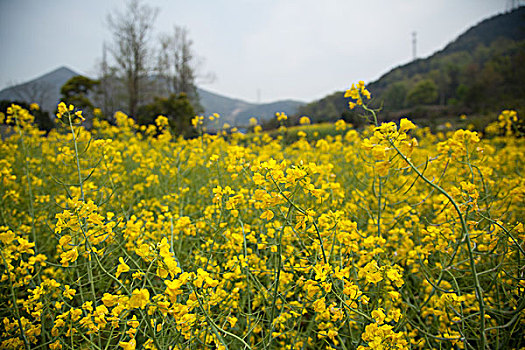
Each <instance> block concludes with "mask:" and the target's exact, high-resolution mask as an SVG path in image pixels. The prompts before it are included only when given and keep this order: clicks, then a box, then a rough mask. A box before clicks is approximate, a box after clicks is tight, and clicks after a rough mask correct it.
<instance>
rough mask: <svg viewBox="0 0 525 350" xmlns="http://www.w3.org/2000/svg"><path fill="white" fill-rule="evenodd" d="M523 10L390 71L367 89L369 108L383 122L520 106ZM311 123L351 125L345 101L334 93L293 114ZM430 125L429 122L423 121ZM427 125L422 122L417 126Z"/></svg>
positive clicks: (480, 115)
mask: <svg viewBox="0 0 525 350" xmlns="http://www.w3.org/2000/svg"><path fill="white" fill-rule="evenodd" d="M524 19H525V7H521V8H519V9H517V10H515V11H513V12H510V13H507V14H502V15H498V16H495V17H493V18H490V19H488V20H485V21H483V22H482V23H480V24H478V25H477V26H475V27H473V28H471V29H470V30H468V31H467V32H465V33H464V34H463V35H461V36H460V37H459V38H458V39H457V40H455V41H454V42H452V43H450V44H449V45H448V46H447V47H445V48H444V49H443V50H442V51H440V52H437V53H436V54H434V55H432V56H430V57H428V58H425V59H417V60H415V61H412V62H410V63H408V64H406V65H403V66H400V67H397V68H394V69H392V70H391V71H390V72H388V73H387V74H385V75H384V76H382V77H381V78H380V79H379V80H377V81H375V82H372V83H370V84H368V85H367V86H368V88H369V90H370V92H371V93H372V96H373V97H374V101H373V104H372V107H374V108H381V109H382V111H383V113H382V118H383V120H397V119H399V118H401V117H403V116H406V115H410V116H411V118H413V119H418V121H419V119H427V120H428V119H432V118H434V117H435V116H436V114H437V115H440V116H457V115H460V114H464V113H465V114H468V115H469V116H472V117H474V118H472V119H477V120H483V119H484V118H485V116H486V115H487V114H490V113H494V112H496V111H498V110H501V109H506V108H509V107H510V106H513V107H515V108H516V109H517V110H518V112H522V111H523V109H524V107H525V84H523V82H524V81H525V65H524V64H523V62H525V21H524ZM298 114H299V115H307V116H309V117H310V118H311V119H312V121H313V122H323V121H333V120H337V119H340V118H342V119H344V120H346V121H348V122H353V123H354V124H355V125H358V123H356V122H355V120H353V119H354V118H355V114H353V115H352V114H349V113H348V111H347V102H346V101H345V99H344V98H343V95H342V93H341V92H336V93H334V94H332V95H329V96H327V97H325V98H323V99H321V100H319V101H315V102H312V103H310V104H308V105H306V106H304V107H302V108H300V109H299V113H298ZM428 122H429V124H431V122H430V121H428ZM423 123H427V121H423Z"/></svg>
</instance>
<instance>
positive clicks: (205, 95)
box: [0, 67, 304, 126]
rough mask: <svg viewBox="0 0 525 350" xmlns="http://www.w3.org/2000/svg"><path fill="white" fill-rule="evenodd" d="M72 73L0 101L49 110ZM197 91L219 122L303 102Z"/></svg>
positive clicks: (49, 76) (5, 93)
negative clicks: (255, 100) (247, 98)
mask: <svg viewBox="0 0 525 350" xmlns="http://www.w3.org/2000/svg"><path fill="white" fill-rule="evenodd" d="M76 75H79V74H78V73H76V72H75V71H73V70H71V69H69V68H66V67H60V68H58V69H55V70H54V71H52V72H49V73H46V74H44V75H42V76H41V77H38V78H36V79H34V80H31V81H28V82H26V83H23V84H19V85H15V86H12V87H8V88H6V89H4V90H2V91H0V101H1V100H8V101H19V102H27V103H32V102H37V103H38V104H39V105H40V107H41V108H42V109H43V110H46V111H50V112H53V111H54V110H55V108H56V106H57V104H58V102H59V100H60V88H61V87H62V86H63V85H64V84H65V83H66V82H67V81H68V80H69V79H71V78H72V77H74V76H76ZM198 92H199V96H200V98H201V105H202V106H203V107H204V110H205V114H206V115H209V114H212V113H219V114H220V115H221V122H222V123H224V122H227V123H229V124H230V125H234V126H245V125H248V120H249V119H250V118H251V117H256V118H257V119H259V120H265V119H269V118H272V117H273V116H274V115H275V112H285V113H287V114H294V113H296V112H297V109H298V107H299V106H302V105H304V103H303V102H299V101H290V100H286V101H277V102H273V103H263V104H257V103H249V102H246V101H242V100H239V99H233V98H229V97H226V96H222V95H219V94H215V93H212V92H209V91H206V90H204V89H198Z"/></svg>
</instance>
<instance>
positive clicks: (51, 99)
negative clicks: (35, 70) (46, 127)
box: [0, 67, 78, 112]
mask: <svg viewBox="0 0 525 350" xmlns="http://www.w3.org/2000/svg"><path fill="white" fill-rule="evenodd" d="M76 75H78V73H76V72H74V71H72V70H71V69H69V68H67V67H60V68H57V69H55V70H53V71H51V72H49V73H46V74H44V75H42V76H40V77H38V78H36V79H33V80H31V81H28V82H26V83H23V84H19V85H15V86H11V87H8V88H6V89H4V90H2V91H0V101H1V100H7V101H19V102H27V103H32V102H36V103H38V104H39V105H40V107H41V108H42V109H43V110H46V111H51V112H53V111H54V110H55V109H56V106H57V104H58V101H59V100H60V88H61V87H62V85H64V84H65V83H66V81H68V80H69V79H71V78H73V77H74V76H76Z"/></svg>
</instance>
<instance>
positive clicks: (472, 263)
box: [389, 139, 487, 349]
mask: <svg viewBox="0 0 525 350" xmlns="http://www.w3.org/2000/svg"><path fill="white" fill-rule="evenodd" d="M389 141H390V145H391V146H392V147H393V148H394V149H395V150H396V152H397V153H398V154H399V155H400V156H401V158H403V160H404V161H405V162H406V163H407V164H408V165H409V166H410V167H411V168H412V170H414V171H415V172H416V174H417V175H418V176H419V177H420V178H421V179H422V180H423V181H424V182H426V183H427V184H428V185H429V186H431V187H432V188H434V189H436V190H437V191H438V192H439V193H441V194H442V195H444V196H445V197H447V199H448V200H449V201H450V203H452V205H453V206H454V209H455V210H456V212H457V214H458V217H459V220H460V222H461V228H462V229H463V233H464V240H465V244H466V246H467V250H468V255H469V262H470V269H471V271H472V274H473V276H474V288H475V291H476V300H477V301H478V305H479V312H480V318H481V320H480V332H481V337H480V342H481V347H480V348H481V349H485V347H486V343H487V339H486V335H485V302H484V300H483V290H482V288H481V285H480V283H479V278H478V273H477V271H476V262H475V261H474V254H473V253H472V243H471V241H470V234H469V232H468V228H467V223H466V221H465V217H464V216H463V214H462V213H461V210H460V209H459V206H458V204H457V203H456V201H454V199H453V198H452V196H451V195H450V194H449V193H448V192H447V191H445V190H444V189H443V188H442V187H441V186H439V185H436V184H435V183H433V182H432V181H430V180H429V179H427V178H426V177H425V176H424V175H423V174H422V173H421V172H420V171H419V169H418V168H417V167H416V166H415V165H414V164H413V163H412V162H411V161H410V159H408V158H407V157H406V156H405V155H404V154H403V153H402V152H401V151H400V150H399V149H398V148H397V147H396V145H395V144H394V143H393V142H392V140H390V139H389Z"/></svg>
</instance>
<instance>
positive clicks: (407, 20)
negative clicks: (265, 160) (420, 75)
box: [0, 0, 510, 102]
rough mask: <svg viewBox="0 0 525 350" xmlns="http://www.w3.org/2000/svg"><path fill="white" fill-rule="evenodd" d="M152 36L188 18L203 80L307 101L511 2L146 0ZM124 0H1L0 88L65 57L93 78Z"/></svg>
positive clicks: (248, 95) (241, 91) (377, 71)
mask: <svg viewBox="0 0 525 350" xmlns="http://www.w3.org/2000/svg"><path fill="white" fill-rule="evenodd" d="M146 3H147V4H149V5H151V6H152V7H158V8H159V9H160V13H159V16H158V18H157V21H156V23H155V33H156V34H154V35H153V38H154V39H155V38H157V35H158V33H161V32H171V31H172V28H173V25H174V24H176V25H182V26H186V27H187V29H188V30H189V32H190V37H191V39H192V40H193V41H194V49H195V51H196V53H197V54H198V55H199V56H201V57H202V58H203V59H204V65H203V71H204V72H208V71H210V72H213V73H214V74H215V75H216V80H215V81H214V82H213V83H207V84H201V87H203V88H205V89H207V90H210V91H213V92H217V93H220V94H223V95H226V96H229V97H235V98H241V99H245V100H247V101H250V102H257V99H258V93H257V91H258V90H259V91H260V101H261V102H268V101H274V100H278V99H288V98H291V99H298V100H302V101H312V100H315V99H317V98H321V97H324V96H325V95H327V94H329V93H332V92H334V91H336V90H343V89H345V88H347V86H348V85H349V84H351V83H352V82H355V81H358V80H364V81H365V82H370V81H373V80H375V79H377V78H379V77H380V76H381V75H382V74H384V73H386V72H387V71H388V70H390V69H391V68H393V67H395V66H398V65H401V64H404V63H407V62H409V61H410V60H411V59H412V37H411V33H412V32H413V31H416V32H417V54H418V57H426V56H429V55H431V54H432V53H433V52H435V51H437V50H440V49H442V48H443V47H444V46H445V45H446V44H447V43H448V42H450V41H451V40H453V39H455V38H456V37H457V36H458V35H460V34H461V33H462V32H464V31H465V30H466V29H468V28H469V27H471V26H473V25H475V24H477V23H479V22H480V21H481V20H483V19H485V18H488V17H491V16H493V15H495V14H498V13H502V12H505V11H506V10H507V6H508V5H509V3H510V1H509V0H439V1H438V0H370V1H363V0H359V1H358V0H346V1H344V0H281V1H278V0H235V1H234V0H230V1H228V0H194V1H189V0H151V1H146ZM124 4H125V1H124V0H47V1H44V0H0V45H1V50H0V52H1V53H0V89H2V88H4V87H6V86H9V85H12V84H13V83H22V82H24V81H27V80H30V79H33V78H35V77H37V76H39V75H42V74H45V73H47V72H49V71H51V70H53V69H55V68H57V67H59V66H62V65H65V66H67V67H69V68H71V69H73V70H75V71H77V72H79V73H82V74H87V75H89V76H95V74H96V69H95V67H96V62H97V61H99V60H100V58H101V57H102V45H103V41H104V40H106V41H107V42H108V43H111V35H110V32H109V30H108V28H107V26H106V24H105V23H106V21H105V20H106V16H107V14H108V13H109V12H112V11H114V10H116V9H120V10H123V9H124Z"/></svg>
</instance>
